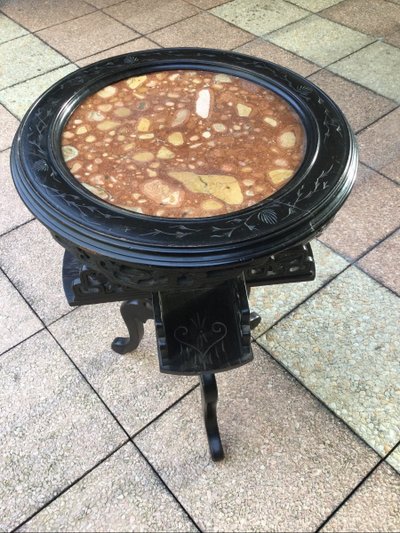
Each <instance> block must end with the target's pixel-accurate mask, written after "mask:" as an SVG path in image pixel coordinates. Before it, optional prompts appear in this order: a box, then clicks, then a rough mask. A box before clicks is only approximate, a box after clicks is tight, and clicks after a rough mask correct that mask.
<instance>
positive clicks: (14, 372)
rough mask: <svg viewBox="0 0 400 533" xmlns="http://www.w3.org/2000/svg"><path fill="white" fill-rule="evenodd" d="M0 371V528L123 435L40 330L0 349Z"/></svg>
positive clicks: (12, 523)
mask: <svg viewBox="0 0 400 533" xmlns="http://www.w3.org/2000/svg"><path fill="white" fill-rule="evenodd" d="M0 376H1V384H2V385H1V390H0V404H1V408H0V418H1V427H2V431H1V435H0V443H1V449H2V450H3V451H2V460H1V462H2V468H1V469H0V530H2V531H9V530H10V529H13V528H15V527H16V526H18V525H19V524H20V523H21V522H22V521H23V520H25V519H27V518H28V517H29V516H30V515H31V514H33V513H34V512H35V511H36V510H37V509H39V508H41V507H42V506H43V505H45V504H46V503H47V502H49V501H50V500H51V499H52V498H53V497H54V496H55V495H56V494H58V492H60V491H61V490H62V489H64V488H66V487H67V486H68V485H69V484H70V483H72V482H73V481H74V480H75V479H77V478H78V477H79V476H81V475H82V474H84V473H85V471H86V470H88V469H89V468H91V467H93V466H94V465H95V464H96V463H97V462H98V461H100V460H101V459H102V458H103V457H105V456H106V455H107V454H109V453H110V452H112V451H113V449H115V448H116V447H117V446H118V445H119V444H121V443H122V442H123V441H124V440H125V439H126V435H125V434H124V433H123V432H122V431H121V429H120V427H119V426H118V424H117V422H116V421H115V420H114V419H113V418H112V417H111V415H110V414H109V413H108V411H107V410H106V409H105V407H104V405H103V404H102V403H101V402H100V400H99V399H98V397H97V396H96V394H95V393H94V392H93V391H92V390H91V389H90V387H89V386H88V385H87V383H86V382H85V381H84V380H83V378H82V376H81V375H80V373H79V372H78V371H77V370H76V368H74V366H73V365H72V363H71V362H70V361H69V360H68V358H67V356H66V355H65V353H63V351H62V350H61V349H60V348H59V347H58V346H57V344H56V343H55V341H54V340H53V339H52V338H51V336H50V335H49V333H47V332H41V333H38V334H37V335H35V336H34V337H32V338H31V339H28V340H27V341H25V342H24V343H22V344H20V345H19V346H18V347H16V348H14V349H13V350H11V351H10V352H8V353H7V354H6V355H3V356H2V357H1V358H0ZM11 400H12V401H11ZM15 405H17V406H18V409H15Z"/></svg>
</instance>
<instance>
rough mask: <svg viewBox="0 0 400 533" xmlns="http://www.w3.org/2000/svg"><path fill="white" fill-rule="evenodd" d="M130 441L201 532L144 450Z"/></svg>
mask: <svg viewBox="0 0 400 533" xmlns="http://www.w3.org/2000/svg"><path fill="white" fill-rule="evenodd" d="M131 442H132V444H133V446H134V447H135V449H136V450H137V452H138V453H139V454H140V456H141V457H142V458H143V459H144V461H145V462H146V463H147V465H148V466H149V467H150V468H151V470H152V471H153V473H154V475H155V476H156V477H157V478H158V480H159V481H160V483H161V484H162V485H163V486H164V488H165V489H166V490H167V492H168V493H169V494H170V495H171V496H172V498H173V499H174V500H175V502H176V503H177V504H178V505H179V507H180V508H181V509H182V511H183V512H184V513H185V514H186V516H187V517H188V518H189V520H191V521H192V522H193V524H194V526H195V527H196V528H197V529H198V530H199V531H200V532H202V531H203V530H202V529H201V527H200V526H199V525H198V524H197V522H196V520H194V518H193V517H192V516H191V514H190V513H189V511H187V509H186V508H185V506H184V505H183V503H182V502H181V501H180V500H178V498H177V497H176V496H175V493H174V492H173V491H172V489H170V487H169V486H168V485H167V483H166V481H164V479H163V478H162V477H161V474H160V473H159V472H158V470H157V469H156V468H155V467H154V465H153V463H152V462H151V461H150V460H149V459H148V458H147V456H146V455H145V454H144V452H143V451H142V450H141V448H139V446H138V445H137V444H136V443H135V442H134V441H133V440H131Z"/></svg>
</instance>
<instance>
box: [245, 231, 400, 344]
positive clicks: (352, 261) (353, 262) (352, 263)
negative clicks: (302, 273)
mask: <svg viewBox="0 0 400 533" xmlns="http://www.w3.org/2000/svg"><path fill="white" fill-rule="evenodd" d="M399 229H400V225H399V226H398V227H396V228H395V229H394V230H392V231H391V232H389V233H388V234H387V235H385V236H384V237H382V239H380V240H379V241H378V242H376V243H374V244H372V245H371V246H369V247H368V248H367V249H366V250H364V251H363V253H362V254H361V255H360V256H357V257H356V258H355V259H349V258H347V257H346V256H344V255H342V254H341V253H340V252H338V251H337V250H335V248H333V247H332V246H330V245H329V244H325V243H324V242H323V241H320V240H319V239H318V242H320V243H321V244H323V246H326V247H327V248H329V249H330V250H331V251H332V252H334V253H335V254H336V255H338V256H339V257H341V258H342V259H344V260H345V261H346V262H347V263H348V264H347V265H346V266H345V268H343V270H341V271H340V272H338V273H336V274H334V276H333V277H331V278H329V279H328V280H326V281H325V282H324V283H323V284H322V285H321V286H320V287H319V288H318V289H316V290H315V291H314V292H312V293H311V294H309V295H308V296H307V297H306V298H305V299H304V300H302V301H301V302H300V303H298V304H296V306H295V307H293V308H292V309H290V311H288V312H287V313H285V314H284V315H282V316H281V317H280V318H278V319H277V320H276V321H275V322H274V323H273V324H272V325H271V326H269V327H268V328H267V329H266V330H265V331H263V332H262V333H260V334H259V335H257V337H253V339H254V340H255V341H257V340H258V339H259V338H260V337H261V336H262V335H265V334H266V333H268V331H270V330H271V329H272V328H274V327H275V326H276V325H277V324H279V323H280V322H281V321H282V320H284V319H285V318H287V317H288V316H289V315H290V314H291V313H292V312H293V311H296V310H297V309H298V308H299V307H300V306H301V305H303V304H304V303H306V302H307V301H308V300H309V299H310V298H312V297H313V296H315V295H316V294H317V293H318V292H320V291H322V289H324V288H325V287H326V286H327V285H329V283H331V282H332V281H333V280H335V279H336V278H338V277H339V276H341V275H342V274H343V273H344V272H345V271H346V270H348V269H349V268H350V267H353V266H354V267H356V268H357V269H358V270H360V271H361V272H363V273H364V274H365V275H366V276H368V277H369V278H371V279H372V280H373V281H375V282H376V283H378V285H381V286H382V287H383V288H384V289H387V290H388V291H390V292H391V293H393V294H394V295H395V296H399V295H398V294H397V293H396V292H395V291H393V289H391V288H390V287H387V286H386V285H385V284H384V283H383V282H382V281H380V280H378V279H376V278H375V277H374V276H372V275H371V274H369V273H368V272H366V271H364V270H363V268H362V267H360V266H359V265H358V264H357V263H358V262H359V261H360V260H361V259H363V258H364V257H365V256H366V255H367V254H369V253H370V252H371V251H372V250H373V249H374V248H377V247H378V246H379V245H380V244H382V243H383V242H384V241H385V240H386V239H389V238H390V237H392V236H393V235H394V234H395V233H396V232H397V231H398V230H399ZM317 266H318V265H317Z"/></svg>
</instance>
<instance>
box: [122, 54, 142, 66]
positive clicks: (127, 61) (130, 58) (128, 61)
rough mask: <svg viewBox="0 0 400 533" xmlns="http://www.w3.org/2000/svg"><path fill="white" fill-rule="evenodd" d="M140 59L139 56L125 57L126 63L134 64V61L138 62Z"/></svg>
mask: <svg viewBox="0 0 400 533" xmlns="http://www.w3.org/2000/svg"><path fill="white" fill-rule="evenodd" d="M138 61H139V58H138V57H137V56H126V57H125V58H124V63H125V64H126V65H133V63H137V62H138Z"/></svg>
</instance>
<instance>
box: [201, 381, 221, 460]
mask: <svg viewBox="0 0 400 533" xmlns="http://www.w3.org/2000/svg"><path fill="white" fill-rule="evenodd" d="M200 387H201V399H202V404H203V414H204V424H205V426H206V433H207V438H208V445H209V448H210V453H211V458H212V460H213V461H220V460H221V459H223V458H224V449H223V447H222V443H221V437H220V436H219V429H218V422H217V401H218V388H217V381H216V379H215V375H214V374H202V375H201V376H200Z"/></svg>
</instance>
